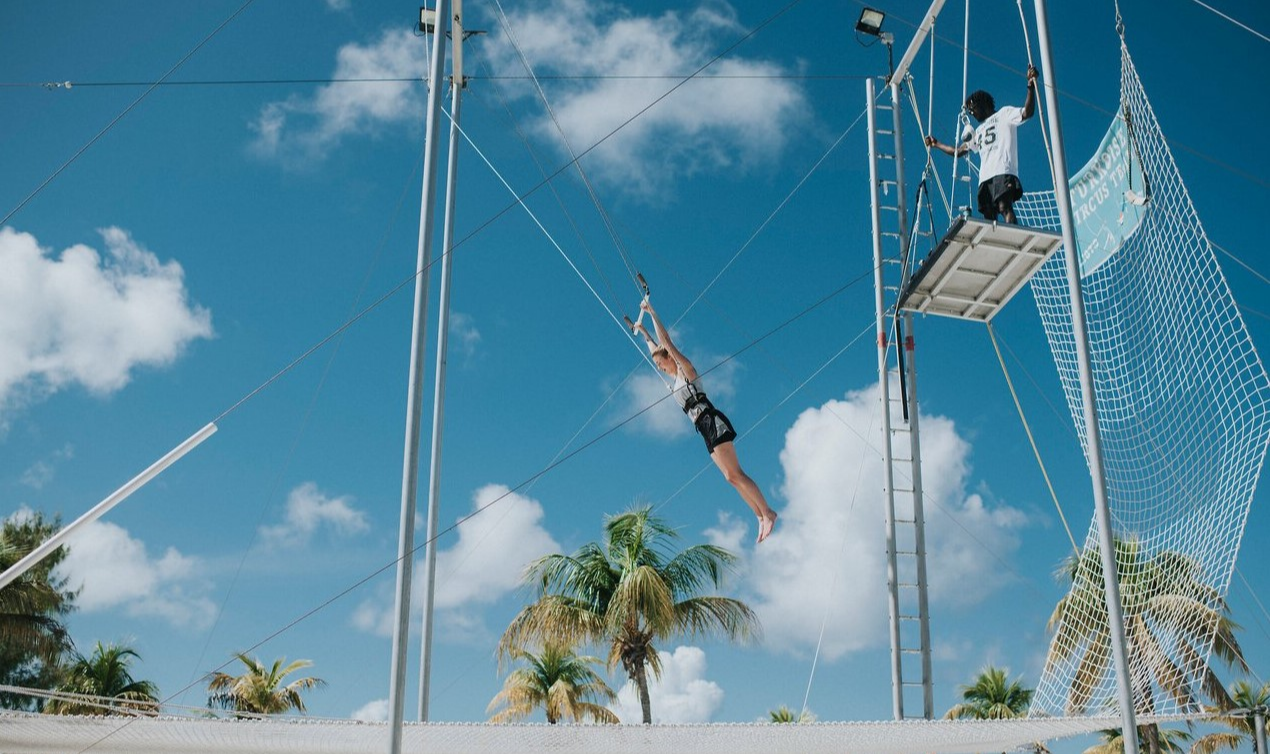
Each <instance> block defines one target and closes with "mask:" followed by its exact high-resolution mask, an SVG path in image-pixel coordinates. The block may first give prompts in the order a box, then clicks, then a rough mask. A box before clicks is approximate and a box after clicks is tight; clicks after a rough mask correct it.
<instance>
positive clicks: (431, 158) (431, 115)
mask: <svg viewBox="0 0 1270 755" xmlns="http://www.w3.org/2000/svg"><path fill="white" fill-rule="evenodd" d="M449 5H450V3H449V0H437V9H436V20H437V22H438V23H440V24H442V27H441V29H440V31H441V33H440V34H433V35H432V37H433V39H434V40H435V41H434V42H433V46H432V66H431V69H430V74H429V77H428V115H427V125H426V127H425V130H424V145H425V149H424V157H423V192H422V196H421V197H420V200H419V245H418V255H417V261H416V267H415V298H414V320H413V325H412V331H411V340H410V381H409V387H408V391H407V397H406V441H405V453H404V459H403V462H402V473H401V521H400V524H399V526H400V533H399V536H398V545H397V594H396V602H395V606H394V613H395V620H394V623H393V634H392V673H391V684H390V687H389V690H388V716H389V723H390V728H391V732H392V734H391V742H390V751H391V752H394V753H397V752H401V739H402V736H401V733H402V732H401V728H402V719H403V717H404V713H405V699H404V698H405V692H406V654H407V641H408V640H409V638H410V578H411V572H412V566H413V560H414V523H415V500H416V497H417V494H418V485H419V425H420V415H421V408H420V405H419V394H420V392H422V390H423V367H424V365H423V360H424V347H425V341H426V340H427V310H428V268H429V267H430V265H431V264H432V225H433V217H432V205H433V203H434V196H435V194H436V183H437V180H436V178H437V170H436V157H437V140H436V122H437V119H438V117H439V116H440V114H441V97H440V90H441V76H442V74H443V73H444V68H445V30H444V25H443V24H444V22H445V20H446V19H447V18H448V17H449V15H450V8H449ZM421 15H422V12H421Z"/></svg>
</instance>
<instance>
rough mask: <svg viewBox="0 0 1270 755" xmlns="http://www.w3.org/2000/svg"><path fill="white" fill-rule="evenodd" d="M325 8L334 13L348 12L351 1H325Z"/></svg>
mask: <svg viewBox="0 0 1270 755" xmlns="http://www.w3.org/2000/svg"><path fill="white" fill-rule="evenodd" d="M326 7H328V8H330V9H331V10H335V11H343V10H348V9H349V7H351V0H326Z"/></svg>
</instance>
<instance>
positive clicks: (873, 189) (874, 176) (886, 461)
mask: <svg viewBox="0 0 1270 755" xmlns="http://www.w3.org/2000/svg"><path fill="white" fill-rule="evenodd" d="M864 86H865V94H866V96H867V98H868V103H867V105H866V111H867V113H868V122H869V198H870V199H871V201H872V210H871V219H872V221H873V289H874V290H873V293H874V303H875V305H876V309H877V333H878V396H879V399H880V400H881V402H882V470H883V479H884V485H885V487H886V490H885V491H883V492H884V494H885V499H886V505H885V509H886V579H887V586H888V591H887V592H888V594H889V596H890V600H889V603H888V607H889V610H890V614H891V701H892V712H893V714H894V716H895V720H897V721H899V720H901V719H903V718H904V686H903V669H902V666H901V665H900V607H899V592H898V579H897V573H896V572H897V567H896V563H895V484H894V483H895V480H894V479H893V473H892V458H891V386H890V378H889V375H888V374H887V373H888V370H887V348H888V345H887V329H888V323H887V317H886V276H885V274H884V272H885V271H884V269H883V267H884V265H885V263H884V262H883V259H882V205H881V198H880V197H879V196H878V185H879V184H878V149H877V104H876V102H877V94H876V86H875V84H874V81H873V79H872V78H869V79H866V80H865V82H864Z"/></svg>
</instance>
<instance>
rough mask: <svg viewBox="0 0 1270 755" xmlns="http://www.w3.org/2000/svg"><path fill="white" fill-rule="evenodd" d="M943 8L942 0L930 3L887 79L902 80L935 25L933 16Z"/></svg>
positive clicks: (890, 80)
mask: <svg viewBox="0 0 1270 755" xmlns="http://www.w3.org/2000/svg"><path fill="white" fill-rule="evenodd" d="M943 9H944V0H935V2H933V3H931V4H930V8H929V9H927V11H926V16H925V17H924V18H922V22H921V24H919V25H918V27H917V33H916V34H914V35H913V41H912V42H909V43H908V49H907V50H905V51H904V57H902V58H900V64H899V65H898V66H896V67H895V70H894V71H891V77H890V79H889V80H888V81H887V83H888V84H889V83H890V82H892V81H903V80H904V75H905V74H907V73H908V67H909V66H911V65H912V64H913V58H915V57H917V51H918V50H919V49H921V46H922V43H923V42H925V41H926V37H927V35H929V34H930V30H931V29H932V28H934V26H935V17H936V16H938V15H939V12H940V11H941V10H943Z"/></svg>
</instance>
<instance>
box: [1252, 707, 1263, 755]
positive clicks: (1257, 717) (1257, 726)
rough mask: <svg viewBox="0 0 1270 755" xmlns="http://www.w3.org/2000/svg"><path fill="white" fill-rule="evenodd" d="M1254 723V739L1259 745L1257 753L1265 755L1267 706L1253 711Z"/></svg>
mask: <svg viewBox="0 0 1270 755" xmlns="http://www.w3.org/2000/svg"><path fill="white" fill-rule="evenodd" d="M1252 722H1253V727H1252V728H1253V739H1252V741H1253V742H1255V743H1256V745H1257V752H1259V753H1262V755H1265V752H1266V706H1264V705H1258V706H1257V707H1255V708H1253V709H1252Z"/></svg>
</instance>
